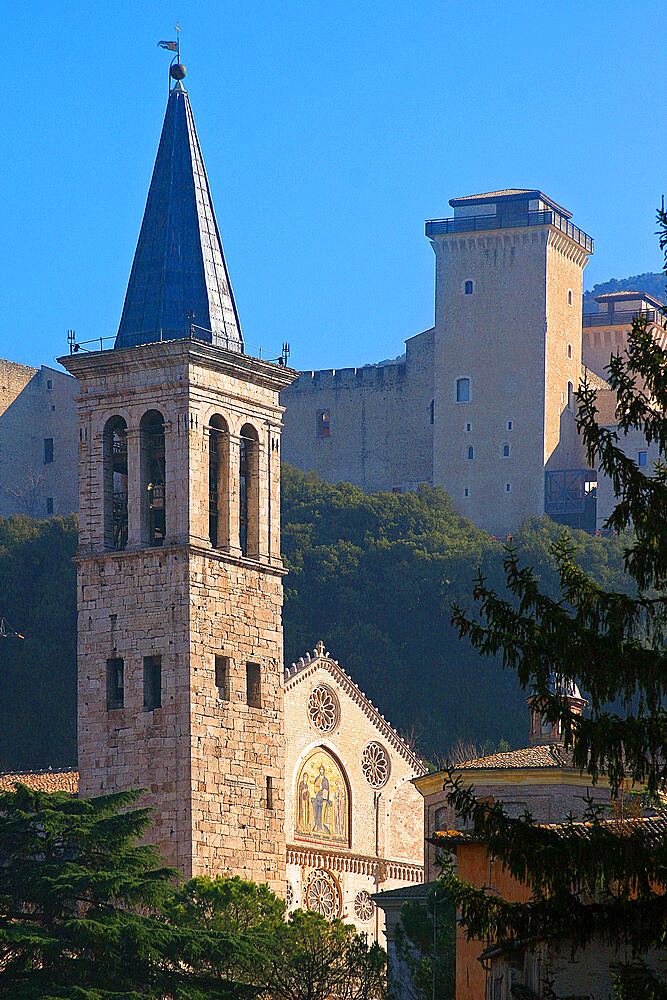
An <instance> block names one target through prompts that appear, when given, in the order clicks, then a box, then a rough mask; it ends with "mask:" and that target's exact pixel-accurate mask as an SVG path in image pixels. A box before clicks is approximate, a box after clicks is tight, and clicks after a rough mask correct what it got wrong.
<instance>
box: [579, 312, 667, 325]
mask: <svg viewBox="0 0 667 1000" xmlns="http://www.w3.org/2000/svg"><path fill="white" fill-rule="evenodd" d="M640 314H641V315H642V316H645V317H646V318H647V320H648V321H649V323H656V324H657V325H658V326H662V327H664V325H665V316H664V315H663V313H662V312H660V311H659V310H658V309H629V310H624V311H623V312H617V311H616V310H614V311H613V312H596V313H584V315H583V317H582V326H630V325H631V323H632V321H633V319H635V318H636V317H637V316H639V315H640Z"/></svg>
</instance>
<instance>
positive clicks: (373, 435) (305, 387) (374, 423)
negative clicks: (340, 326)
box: [281, 330, 433, 493]
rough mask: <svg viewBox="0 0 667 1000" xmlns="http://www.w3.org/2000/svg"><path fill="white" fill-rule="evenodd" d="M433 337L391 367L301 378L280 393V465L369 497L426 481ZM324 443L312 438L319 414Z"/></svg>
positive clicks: (417, 342) (410, 345)
mask: <svg viewBox="0 0 667 1000" xmlns="http://www.w3.org/2000/svg"><path fill="white" fill-rule="evenodd" d="M432 399H433V331H432V330H427V331H425V332H424V333H421V334H419V335H418V336H416V337H412V338H411V339H410V340H408V341H407V342H406V357H405V360H404V361H401V362H399V363H397V364H387V365H368V366H366V367H364V368H342V369H329V370H326V371H316V372H302V373H301V374H300V375H299V378H298V379H297V380H296V381H295V382H294V383H293V384H292V385H291V386H289V388H287V389H285V390H283V392H282V393H281V403H282V405H283V406H284V407H285V414H284V417H283V420H284V424H285V427H284V431H283V438H282V440H283V451H282V457H283V458H284V460H285V461H286V462H289V463H290V464H291V465H294V466H296V467H297V468H299V469H302V470H303V471H304V472H311V471H314V472H317V473H318V474H319V475H321V476H322V477H323V478H324V479H326V480H328V481H329V482H332V483H335V482H339V481H341V480H342V481H344V482H349V483H353V484H354V485H355V486H360V487H361V488H362V489H363V490H365V491H366V492H368V493H373V492H376V491H378V490H391V489H395V488H398V487H400V488H402V489H407V488H410V487H414V485H415V484H416V483H419V482H427V483H430V482H431V481H432V454H433V427H432V425H431V401H432ZM323 411H326V412H328V414H329V430H330V433H329V436H328V437H318V414H320V413H322V412H323Z"/></svg>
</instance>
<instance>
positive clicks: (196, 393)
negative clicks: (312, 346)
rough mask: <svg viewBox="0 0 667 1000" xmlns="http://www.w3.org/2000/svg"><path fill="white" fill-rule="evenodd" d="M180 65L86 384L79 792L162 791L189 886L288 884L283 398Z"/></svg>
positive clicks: (70, 361)
mask: <svg viewBox="0 0 667 1000" xmlns="http://www.w3.org/2000/svg"><path fill="white" fill-rule="evenodd" d="M184 76H185V70H184V68H183V67H181V66H179V65H177V66H175V67H173V69H172V77H173V78H174V80H175V81H176V82H175V84H174V86H173V88H172V90H171V91H170V95H169V100H168V104H167V111H166V116H165V121H164V126H163V129H162V136H161V139H160V145H159V149H158V154H157V159H156V163H155V169H154V172H153V178H152V181H151V186H150V191H149V195H148V201H147V205H146V211H145V214H144V220H143V224H142V227H141V233H140V236H139V242H138V246H137V250H136V254H135V258H134V263H133V266H132V273H131V276H130V281H129V285H128V290H127V295H126V299H125V306H124V309H123V314H122V319H121V323H120V328H119V332H118V336H117V338H116V343H115V347H114V349H113V350H102V351H98V352H94V353H88V352H84V351H83V350H79V351H76V348H75V349H74V352H73V353H72V354H70V355H69V356H67V357H65V358H62V359H61V362H62V364H63V365H64V366H65V368H66V369H67V370H68V371H69V372H71V374H72V375H75V376H76V377H77V378H78V379H79V383H80V394H79V420H80V424H79V427H80V429H79V551H78V556H77V563H78V579H77V587H78V630H79V631H78V636H79V638H78V742H79V773H80V784H79V789H80V794H81V795H83V796H93V795H98V794H100V793H105V792H113V791H120V790H126V789H133V788H142V789H145V791H146V794H145V801H146V803H147V804H148V805H150V806H151V807H152V809H153V811H154V824H153V828H152V830H151V831H150V835H149V839H151V840H152V841H153V842H155V843H157V844H158V845H159V847H160V849H161V850H162V852H163V854H164V856H165V858H166V859H167V860H168V862H169V863H171V864H173V865H174V866H175V867H177V868H179V869H180V870H181V871H182V872H183V873H184V874H185V875H186V876H191V875H198V874H203V873H209V874H216V873H221V874H237V875H240V876H241V877H244V878H250V879H254V880H257V881H267V882H268V883H269V884H270V885H271V886H272V888H274V889H276V890H278V891H280V892H282V891H284V884H285V881H284V880H285V834H284V813H285V787H284V774H285V729H284V717H283V692H282V688H281V675H282V655H283V654H282V623H281V608H282V576H283V572H284V571H283V567H282V563H281V559H280V432H281V427H282V422H281V414H282V410H281V407H280V406H279V402H278V393H279V392H280V390H281V389H283V388H284V387H285V386H287V385H288V384H289V383H290V382H291V381H292V379H293V378H294V377H295V372H293V371H291V370H290V369H288V368H286V367H284V366H283V365H281V364H279V363H272V362H270V361H262V360H259V359H257V358H253V357H250V356H248V355H247V354H245V353H244V346H243V339H242V335H241V330H240V325H239V322H238V316H237V312H236V306H235V303H234V298H233V294H232V290H231V285H230V283H229V277H228V274H227V267H226V264H225V259H224V254H223V250H222V243H221V240H220V235H219V232H218V227H217V223H216V220H215V215H214V212H213V204H212V200H211V195H210V191H209V186H208V180H207V177H206V172H205V169H204V164H203V160H202V155H201V150H200V147H199V141H198V139H197V134H196V131H195V127H194V121H193V118H192V112H191V109H190V103H189V99H188V95H187V93H186V91H185V90H184V89H183V86H182V83H181V80H182V78H183V77H184Z"/></svg>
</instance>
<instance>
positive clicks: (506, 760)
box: [454, 745, 572, 771]
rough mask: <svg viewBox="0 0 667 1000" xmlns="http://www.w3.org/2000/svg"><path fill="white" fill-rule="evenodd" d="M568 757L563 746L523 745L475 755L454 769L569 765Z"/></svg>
mask: <svg viewBox="0 0 667 1000" xmlns="http://www.w3.org/2000/svg"><path fill="white" fill-rule="evenodd" d="M571 766H572V764H571V761H570V758H569V757H568V756H567V754H566V753H565V752H564V751H563V748H562V747H560V746H558V745H556V746H550V745H546V746H536V747H524V748H523V749H522V750H508V751H507V752H506V753H493V754H491V755H490V756H489V757H477V758H475V759H474V760H467V761H466V762H465V763H464V764H457V765H456V766H455V767H454V770H455V771H470V770H480V771H481V770H488V769H489V768H499V769H503V770H505V769H508V768H515V767H571Z"/></svg>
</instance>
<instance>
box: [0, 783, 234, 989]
mask: <svg viewBox="0 0 667 1000" xmlns="http://www.w3.org/2000/svg"><path fill="white" fill-rule="evenodd" d="M137 798H138V794H137V793H130V792H128V793H118V794H115V795H108V796H104V797H101V798H98V799H78V798H76V797H75V796H73V795H69V794H67V793H64V792H62V793H58V792H56V793H51V794H49V793H46V792H40V791H33V790H32V789H29V788H27V787H26V786H25V785H18V786H17V788H16V790H15V791H13V792H4V793H2V794H1V795H0V856H1V857H2V859H3V864H2V865H1V866H0V993H1V994H2V995H3V996H7V997H12V1000H121V998H122V1000H162V998H164V1000H166V998H169V1000H180V998H182V1000H209V998H213V997H222V996H227V995H229V994H228V992H227V991H225V990H222V989H221V988H220V981H219V978H218V977H212V976H210V975H208V974H206V972H204V973H203V974H200V973H199V972H198V971H195V970H196V969H197V968H198V966H199V963H200V958H201V956H203V955H207V956H209V955H211V954H212V953H213V954H214V953H215V952H216V949H223V950H224V947H225V946H226V945H227V944H228V942H227V941H226V940H223V941H221V938H220V936H219V935H213V934H210V933H208V931H207V929H206V928H203V927H199V926H197V927H193V926H182V925H180V924H173V923H171V924H170V923H169V922H167V921H166V920H164V919H163V918H162V917H161V914H160V910H161V907H162V904H163V903H164V902H165V900H166V899H167V898H168V897H169V896H170V894H171V893H172V892H173V887H172V886H173V879H174V877H175V875H176V872H174V871H173V870H171V869H169V868H166V867H164V866H163V865H162V863H161V860H160V858H159V855H158V853H157V851H156V850H155V849H154V848H152V847H150V846H147V845H145V844H142V843H140V842H139V839H140V837H141V836H142V834H143V833H144V831H145V830H146V828H147V826H148V823H149V813H148V811H147V810H146V809H137V808H129V807H131V806H132V805H133V803H135V802H136V800H137Z"/></svg>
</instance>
